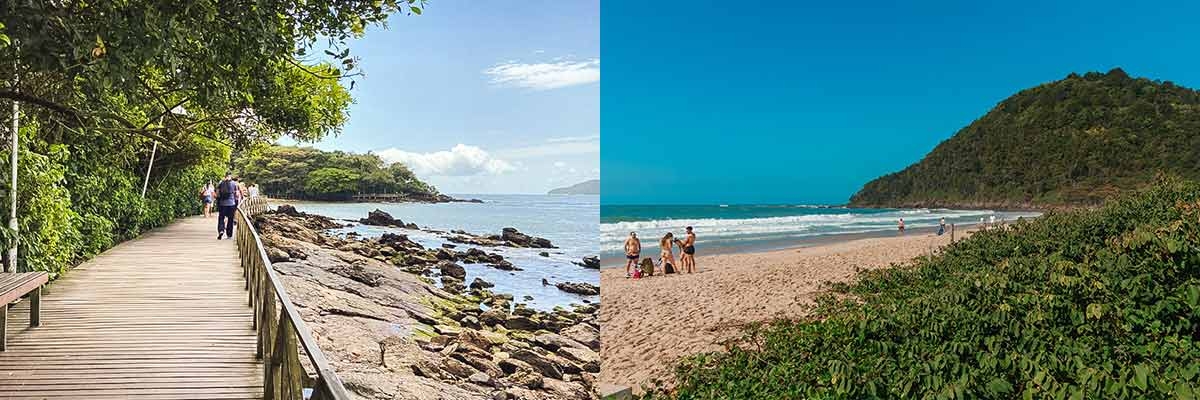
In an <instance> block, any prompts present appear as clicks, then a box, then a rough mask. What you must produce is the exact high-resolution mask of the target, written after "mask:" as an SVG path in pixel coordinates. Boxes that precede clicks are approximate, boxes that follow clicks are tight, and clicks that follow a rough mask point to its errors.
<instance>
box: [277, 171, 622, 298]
mask: <svg viewBox="0 0 1200 400" xmlns="http://www.w3.org/2000/svg"><path fill="white" fill-rule="evenodd" d="M452 196H454V197H456V198H464V199H480V200H483V201H484V203H440V204H420V203H403V204H394V203H317V202H297V203H289V204H294V205H295V206H296V209H298V210H300V211H303V212H309V213H314V214H320V215H325V216H328V217H331V218H336V219H341V220H347V221H357V220H358V219H359V218H364V217H366V216H367V213H368V212H370V211H371V210H374V209H377V208H378V209H380V210H383V211H386V212H388V213H389V214H391V215H392V217H394V218H398V219H401V220H403V221H404V222H406V223H407V222H413V223H416V224H417V225H419V226H420V227H421V228H430V229H435V230H442V231H450V230H456V229H461V230H464V231H467V232H470V233H474V234H499V233H500V230H501V229H503V228H505V227H513V228H517V230H519V231H521V232H524V233H526V234H530V235H534V236H540V237H544V238H546V239H550V241H551V242H552V243H553V244H554V245H555V246H558V248H557V249H519V248H511V247H480V249H481V250H485V251H488V252H492V253H498V254H500V255H503V256H504V258H505V259H506V260H508V261H510V262H512V263H513V265H516V266H517V267H520V268H522V269H524V270H523V271H501V270H498V269H495V268H491V267H488V266H486V265H481V264H479V265H477V264H462V265H463V266H464V267H465V268H466V270H467V279H466V282H467V283H470V282H471V281H472V280H474V279H475V278H476V277H480V278H483V279H484V280H487V281H489V282H492V283H494V284H496V287H495V288H493V289H492V290H493V291H495V292H496V293H511V294H512V295H513V296H514V298H515V301H516V302H521V303H526V304H528V305H530V306H532V307H535V308H539V309H550V308H553V307H554V306H556V305H562V306H566V305H569V304H571V303H582V302H583V300H588V301H591V302H597V301H599V296H579V295H574V294H570V293H566V292H562V291H560V290H558V288H556V287H554V286H543V285H542V278H545V279H546V280H548V281H549V282H550V283H551V284H553V283H558V282H587V283H591V284H594V285H599V284H600V274H599V272H598V271H596V270H594V269H587V268H583V267H581V266H578V265H575V264H572V262H573V261H579V260H580V259H581V258H583V257H584V256H590V255H597V254H598V253H599V246H598V240H597V236H598V231H599V228H598V225H599V218H600V216H599V210H600V196H586V195H554V196H550V195H494V194H453V195H452ZM282 202H286V201H282ZM347 231H354V232H358V233H359V234H361V235H365V236H367V237H378V236H379V235H382V234H383V233H385V232H394V233H400V234H405V235H408V237H409V238H410V239H412V240H413V241H415V242H417V243H420V244H421V245H423V246H425V247H429V248H436V247H438V246H441V244H442V243H448V242H447V241H446V240H445V239H443V238H442V237H440V236H438V235H436V234H432V233H429V232H424V231H419V230H411V229H403V228H384V227H378V226H368V225H358V224H357V223H355V224H354V225H353V226H351V227H349V228H344V229H340V230H335V232H338V233H345V232H347ZM456 245H457V246H458V248H457V249H458V250H464V249H465V248H468V247H478V246H472V245H464V244H456ZM542 251H548V252H549V253H550V257H542V256H540V255H538V253H540V252H542ZM525 296H530V297H532V298H533V299H532V300H524V299H523V298H524V297H525Z"/></svg>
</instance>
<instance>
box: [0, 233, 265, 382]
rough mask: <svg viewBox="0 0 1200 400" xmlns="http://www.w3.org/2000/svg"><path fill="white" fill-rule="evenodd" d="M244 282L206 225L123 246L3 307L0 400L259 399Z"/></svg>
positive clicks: (259, 372)
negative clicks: (37, 315)
mask: <svg viewBox="0 0 1200 400" xmlns="http://www.w3.org/2000/svg"><path fill="white" fill-rule="evenodd" d="M245 282H246V281H245V280H244V279H243V275H242V268H241V266H240V264H239V258H238V251H237V246H236V245H235V244H234V241H233V240H222V241H217V240H216V217H215V216H214V217H212V218H208V219H205V218H203V217H190V218H184V219H181V220H179V221H177V222H175V223H174V224H172V225H170V226H167V227H165V228H162V229H157V230H154V231H151V232H147V233H146V234H144V235H142V236H141V237H139V238H137V239H135V240H132V241H129V242H126V243H122V244H120V245H118V246H116V247H114V248H113V249H111V250H109V251H107V252H105V253H104V254H101V255H100V256H97V257H96V258H95V259H93V260H91V261H88V262H86V263H84V264H82V265H80V266H79V267H77V268H76V269H74V270H72V271H70V272H69V273H67V274H66V276H65V277H63V278H62V279H59V280H58V281H56V282H54V283H53V284H51V285H49V286H47V287H46V289H45V291H44V292H43V295H42V326H41V327H38V328H28V307H29V302H28V301H22V302H21V303H20V304H19V305H17V306H14V307H13V308H12V309H11V310H10V313H9V316H10V321H9V332H10V336H9V341H8V344H9V346H8V351H7V352H3V353H0V399H16V398H32V399H44V398H64V399H65V398H71V399H77V398H87V399H252V398H262V393H263V364H262V362H261V361H259V360H258V359H256V357H255V348H256V343H257V342H256V341H257V339H256V334H255V330H254V329H253V325H252V324H253V318H254V317H253V314H252V311H251V308H250V307H249V306H248V305H247V301H248V300H247V296H248V294H247V291H246V290H245V287H246V283H245Z"/></svg>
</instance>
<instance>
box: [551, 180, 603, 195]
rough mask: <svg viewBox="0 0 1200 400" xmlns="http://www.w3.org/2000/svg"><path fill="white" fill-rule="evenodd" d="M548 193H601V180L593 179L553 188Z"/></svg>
mask: <svg viewBox="0 0 1200 400" xmlns="http://www.w3.org/2000/svg"><path fill="white" fill-rule="evenodd" d="M548 194H600V180H599V179H592V180H587V181H583V182H579V183H576V184H574V185H571V186H567V187H563V188H558V189H554V190H551V191H550V193H548Z"/></svg>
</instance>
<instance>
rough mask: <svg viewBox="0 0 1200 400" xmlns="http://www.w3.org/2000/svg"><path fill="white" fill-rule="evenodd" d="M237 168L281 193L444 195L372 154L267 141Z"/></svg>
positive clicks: (330, 197)
mask: <svg viewBox="0 0 1200 400" xmlns="http://www.w3.org/2000/svg"><path fill="white" fill-rule="evenodd" d="M234 170H235V172H236V173H237V174H239V175H240V176H241V177H242V178H243V180H244V181H246V182H251V183H254V184H257V185H259V187H260V188H261V189H262V190H263V192H264V193H265V194H267V195H270V196H275V197H285V198H293V199H312V200H345V199H348V198H349V197H350V196H352V195H354V194H358V193H372V194H374V193H392V194H403V195H406V196H407V197H408V198H409V199H411V200H414V201H435V200H436V198H437V196H438V192H437V189H435V188H434V187H433V186H431V185H429V184H427V183H425V182H423V181H421V180H420V179H417V177H416V175H414V174H413V173H412V171H411V170H409V169H408V167H407V166H405V165H404V164H401V163H392V164H387V163H385V162H384V161H383V160H382V159H380V158H379V156H377V155H375V154H371V153H367V154H355V153H347V152H343V151H321V150H318V149H314V148H311V147H293V146H265V147H262V148H256V149H254V150H252V151H250V152H248V153H247V154H246V155H243V156H240V157H237V158H235V159H234Z"/></svg>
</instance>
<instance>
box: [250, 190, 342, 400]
mask: <svg viewBox="0 0 1200 400" xmlns="http://www.w3.org/2000/svg"><path fill="white" fill-rule="evenodd" d="M266 210H267V205H266V199H265V198H261V197H256V198H250V199H246V200H245V201H243V202H242V204H241V205H240V206H239V207H238V212H237V245H238V254H239V255H240V256H241V260H242V271H243V273H244V275H245V278H246V289H247V290H248V291H249V292H250V306H251V307H253V308H254V329H255V330H256V331H258V353H257V354H258V357H259V358H260V359H262V360H263V366H264V371H263V398H265V399H268V400H272V399H283V400H301V399H305V398H306V397H305V392H306V390H311V397H308V398H311V399H314V400H350V399H351V397H350V395H349V393H348V392H347V391H346V388H345V387H343V386H342V381H341V380H340V379H338V377H337V374H336V373H334V370H333V368H332V367H331V366H330V365H329V360H327V359H325V355H324V354H323V353H321V349H320V348H319V347H317V341H316V340H314V339H313V337H312V334H311V333H310V331H309V330H308V327H307V326H306V325H305V324H304V320H303V319H301V318H300V313H299V312H298V311H296V307H295V306H293V305H292V301H291V298H289V297H288V294H287V291H286V290H285V288H284V286H283V283H282V281H280V279H279V276H278V275H277V274H276V273H275V269H274V268H272V267H271V260H270V259H269V258H267V252H266V248H264V247H263V244H262V239H260V238H259V236H258V232H257V231H256V230H255V229H254V224H253V221H252V219H251V218H253V216H254V215H256V214H258V213H261V212H265V211H266ZM300 349H303V350H304V354H307V355H308V361H309V362H310V365H311V366H312V368H313V369H315V371H314V374H313V375H310V374H309V373H308V372H307V371H305V369H304V365H303V364H301V361H300V352H299V350H300Z"/></svg>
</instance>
